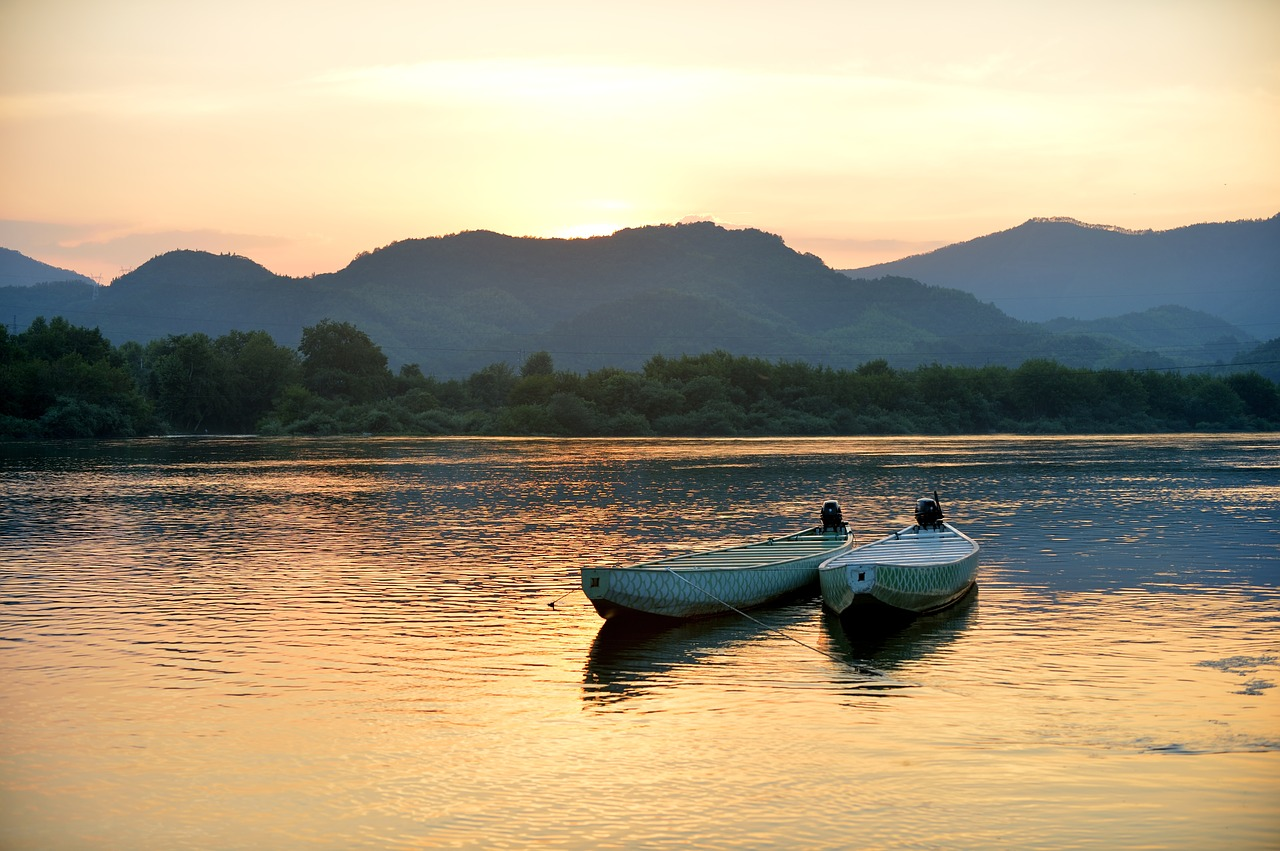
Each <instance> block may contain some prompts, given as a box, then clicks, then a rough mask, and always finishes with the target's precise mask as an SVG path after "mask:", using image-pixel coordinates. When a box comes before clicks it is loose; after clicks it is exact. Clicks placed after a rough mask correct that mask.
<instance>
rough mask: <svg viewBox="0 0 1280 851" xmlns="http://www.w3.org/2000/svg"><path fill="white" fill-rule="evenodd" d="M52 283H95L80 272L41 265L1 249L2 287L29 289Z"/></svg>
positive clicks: (0, 274)
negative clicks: (36, 285)
mask: <svg viewBox="0 0 1280 851" xmlns="http://www.w3.org/2000/svg"><path fill="white" fill-rule="evenodd" d="M52 281H78V282H80V283H82V284H92V283H93V280H92V279H91V278H87V277H85V276H84V275H81V274H79V273H78V272H71V271H68V270H67V269H59V268H58V267H57V266H50V265H49V264H48V263H41V262H40V261H39V260H33V259H32V258H30V257H28V256H27V255H25V254H22V253H20V252H17V251H14V250H13V249H11V248H0V287H29V286H32V285H34V284H43V283H48V282H52Z"/></svg>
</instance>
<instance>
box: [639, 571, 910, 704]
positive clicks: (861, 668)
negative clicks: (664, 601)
mask: <svg viewBox="0 0 1280 851" xmlns="http://www.w3.org/2000/svg"><path fill="white" fill-rule="evenodd" d="M662 569H663V570H665V571H667V572H668V573H670V574H671V575H672V576H674V577H675V578H677V579H679V580H680V581H681V582H684V583H686V584H688V585H689V586H690V587H691V588H693V589H694V590H695V591H699V592H701V593H703V594H706V595H707V596H708V597H710V598H711V599H712V600H715V601H716V602H717V603H719V604H720V605H722V606H724V607H725V608H726V609H729V610H730V611H732V612H737V613H738V614H740V615H742V616H743V617H744V618H746V619H747V620H749V621H751V622H752V623H755V624H758V625H760V626H762V627H764V628H765V629H767V630H769V631H770V632H776V633H777V634H778V635H781V636H782V637H783V638H785V639H787V640H788V641H794V642H795V643H796V644H799V645H800V646H801V647H803V648H805V649H806V650H812V651H813V652H814V653H817V654H818V655H820V656H825V657H827V658H828V659H830V660H832V661H833V662H839V663H840V664H842V665H849V664H850V663H849V660H847V659H841V658H840V657H839V656H837V655H835V654H834V653H828V652H827V651H825V650H822V649H820V648H818V647H814V646H813V645H812V644H806V643H804V642H803V641H801V640H800V639H798V638H796V637H795V636H793V635H788V634H787V633H786V632H785V631H784V630H782V629H781V628H779V627H775V626H770V625H769V624H767V623H765V622H764V621H762V620H760V619H758V618H755V617H752V616H751V615H749V614H747V613H746V612H744V611H742V609H739V608H738V607H737V606H734V605H733V604H732V603H727V602H725V601H724V600H721V599H720V598H719V597H717V596H716V595H715V594H712V593H711V592H710V591H708V590H707V589H706V588H703V587H701V586H700V585H697V584H696V583H694V582H693V581H692V580H691V579H689V578H688V577H687V576H681V575H680V574H679V573H676V572H675V571H674V570H672V569H671V568H669V567H667V566H665V565H664V566H663V568H662ZM850 667H852V668H853V669H854V670H856V671H857V672H858V673H860V674H873V675H875V676H877V677H883V678H884V679H891V678H890V676H889V675H888V674H886V673H885V672H884V671H880V670H877V669H875V668H872V667H871V666H870V665H850Z"/></svg>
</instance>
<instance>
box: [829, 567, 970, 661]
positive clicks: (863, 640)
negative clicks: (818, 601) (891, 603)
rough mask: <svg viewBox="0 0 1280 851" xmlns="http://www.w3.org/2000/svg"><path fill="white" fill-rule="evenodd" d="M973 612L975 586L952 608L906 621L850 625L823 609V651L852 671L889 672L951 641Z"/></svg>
mask: <svg viewBox="0 0 1280 851" xmlns="http://www.w3.org/2000/svg"><path fill="white" fill-rule="evenodd" d="M977 612H978V587H977V586H976V585H975V586H974V587H973V588H972V589H971V590H970V591H969V593H968V594H966V595H965V596H964V597H963V598H961V599H960V600H959V601H958V602H957V603H956V604H955V605H953V606H949V607H948V608H946V609H944V610H942V611H940V612H936V613H934V614H932V615H922V616H920V617H916V618H913V619H907V620H896V621H895V620H877V621H870V622H862V623H858V622H851V621H848V620H842V619H841V618H840V616H839V615H837V614H835V613H833V612H830V611H828V610H827V609H825V608H824V609H823V611H822V626H823V631H824V633H825V637H826V650H827V652H828V653H829V654H831V655H832V656H833V657H835V658H837V659H841V660H843V661H845V662H846V663H847V664H849V665H851V666H853V667H855V668H858V669H865V668H874V669H877V670H880V671H885V672H890V671H893V670H894V669H895V668H899V667H901V666H902V665H903V664H904V663H907V662H913V661H917V660H919V659H922V658H924V657H926V656H929V655H931V654H933V653H936V652H937V651H938V650H940V649H942V648H944V647H945V646H946V645H948V644H950V643H952V642H953V641H955V640H956V639H957V638H959V637H960V635H961V634H962V633H964V632H965V630H967V629H968V628H969V627H970V625H971V624H972V623H973V622H974V621H975V620H976V618H977Z"/></svg>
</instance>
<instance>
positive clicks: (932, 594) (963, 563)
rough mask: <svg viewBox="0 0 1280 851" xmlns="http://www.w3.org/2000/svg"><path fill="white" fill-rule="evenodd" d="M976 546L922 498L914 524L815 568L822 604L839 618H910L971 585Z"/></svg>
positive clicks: (949, 600)
mask: <svg viewBox="0 0 1280 851" xmlns="http://www.w3.org/2000/svg"><path fill="white" fill-rule="evenodd" d="M978 550H979V547H978V544H977V542H976V541H974V540H973V539H972V538H970V537H969V536H967V535H965V534H964V533H962V532H961V531H960V530H959V529H957V528H955V527H954V526H952V525H951V524H949V523H946V522H944V521H943V519H942V509H941V507H940V506H939V505H938V501H937V497H936V495H935V497H934V499H922V500H920V501H919V502H918V503H917V507H916V523H915V525H914V526H908V527H906V528H905V529H902V530H900V531H898V532H894V533H893V534H891V535H886V536H885V537H883V538H881V539H880V540H878V541H875V542H873V543H870V544H865V545H863V546H860V547H854V548H852V549H850V550H847V551H846V552H843V553H840V554H838V555H836V556H834V557H832V558H830V559H827V560H826V561H825V562H823V563H822V565H821V566H820V567H819V568H818V584H819V586H820V587H821V588H822V604H823V606H825V607H826V608H828V609H830V610H831V611H832V612H835V613H836V614H838V615H840V616H841V618H842V620H845V621H849V620H857V619H858V618H861V617H866V618H868V619H875V618H877V617H882V616H885V615H889V616H892V615H898V616H906V617H910V616H914V615H921V614H925V613H927V612H936V611H938V610H939V609H945V608H946V607H947V606H950V605H952V604H953V603H956V602H958V601H959V600H960V599H962V598H963V597H964V596H965V595H966V594H968V593H969V590H970V589H971V588H973V586H974V583H975V581H976V577H977V573H978Z"/></svg>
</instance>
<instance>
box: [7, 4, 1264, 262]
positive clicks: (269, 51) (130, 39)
mask: <svg viewBox="0 0 1280 851" xmlns="http://www.w3.org/2000/svg"><path fill="white" fill-rule="evenodd" d="M1277 152H1280V2H1275V0H1100V1H1099V0H1066V1H1065V2H1056V0H1044V2H1038V1H1037V0H967V2H964V3H956V2H950V0H947V1H946V2H941V1H939V2H932V0H897V2H895V3H892V4H890V3H884V2H882V0H875V2H863V0H845V2H839V0H788V2H787V3H779V2H756V0H735V2H728V0H724V2H721V0H645V2H643V3H638V2H627V3H620V2H606V0H589V2H567V1H566V0H543V2H537V3H530V2H526V0H514V1H511V2H509V1H508V0H468V2H466V3H459V2H456V0H450V2H442V1H440V0H419V1H418V2H409V1H408V0H361V2H359V3H356V2H326V0H300V1H299V2H294V1H293V0H248V2H242V0H219V2H218V3H175V2H172V0H94V2H88V1H87V0H0V246H3V247H7V248H12V249H15V250H17V251H21V252H22V253H24V254H26V255H28V256H31V257H34V258H36V259H37V260H41V261H43V262H46V263H51V264H53V265H55V266H60V267H63V268H68V269H72V270H74V271H78V272H81V273H84V274H88V275H92V276H98V277H100V278H101V280H102V282H103V283H107V282H109V281H110V280H111V279H112V278H115V277H117V276H118V275H120V274H121V273H123V272H125V271H128V270H129V269H132V268H135V267H137V266H139V265H141V264H142V263H144V262H146V261H147V260H149V259H150V258H152V257H154V256H157V255H159V254H163V253H164V252H167V251H170V250H174V249H179V248H188V249H199V250H205V251H212V252H215V253H235V254H241V255H244V256H246V257H249V258H251V259H253V260H255V261H257V262H258V263H261V264H262V265H264V266H266V267H267V268H268V269H270V270H271V271H273V272H277V273H279V274H285V275H294V276H303V275H310V274H315V273H324V272H332V271H336V270H338V269H340V268H342V267H344V266H346V265H347V264H348V263H349V262H350V261H351V260H352V259H353V258H354V257H355V256H356V255H357V254H359V253H360V252H364V251H371V250H374V249H376V248H379V247H382V246H384V245H387V244H389V243H392V242H395V241H397V240H402V239H411V238H419V237H430V236H440V235H445V234H450V233H457V232H460V231H467V230H493V231H497V232H500V233H505V234H510V235H513V236H536V237H577V236H591V235H598V234H605V233H610V232H613V231H614V230H617V229H619V228H623V227H638V226H643V225H650V224H660V223H670V222H678V221H683V220H690V219H710V220H714V221H717V222H721V223H723V224H725V225H727V226H733V227H755V228H759V229H761V230H765V231H768V232H770V233H775V234H778V235H780V236H781V237H782V238H783V239H784V240H785V241H786V243H787V244H788V245H789V246H790V247H792V248H794V249H796V250H797V251H804V252H810V253H812V254H816V255H817V256H819V257H821V258H822V259H823V260H824V261H825V262H826V263H827V264H828V265H829V266H831V267H833V268H837V269H849V268H857V267H860V266H864V265H869V264H872V263H877V262H884V261H888V260H893V259H897V258H900V257H904V256H908V255H912V254H918V253H921V252H925V251H930V250H933V249H935V248H938V247H941V246H943V245H948V244H951V243H955V242H961V241H964V240H968V239H973V238H976V237H979V236H983V235H985V234H988V233H993V232H996V231H1000V230H1005V229H1008V228H1012V227H1016V226H1017V225H1019V224H1021V223H1022V222H1024V221H1026V220H1027V219H1030V218H1033V217H1040V216H1066V217H1071V218H1076V219H1079V220H1081V221H1085V222H1089V223H1094V224H1105V225H1111V226H1117V227H1123V228H1132V229H1135V230H1142V229H1148V228H1150V229H1155V230H1166V229H1170V228H1176V227H1181V226H1184V225H1189V224H1195V223H1199V222H1214V221H1236V220H1240V219H1253V218H1269V217H1270V216H1273V215H1275V214H1277V213H1280V153H1277Z"/></svg>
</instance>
